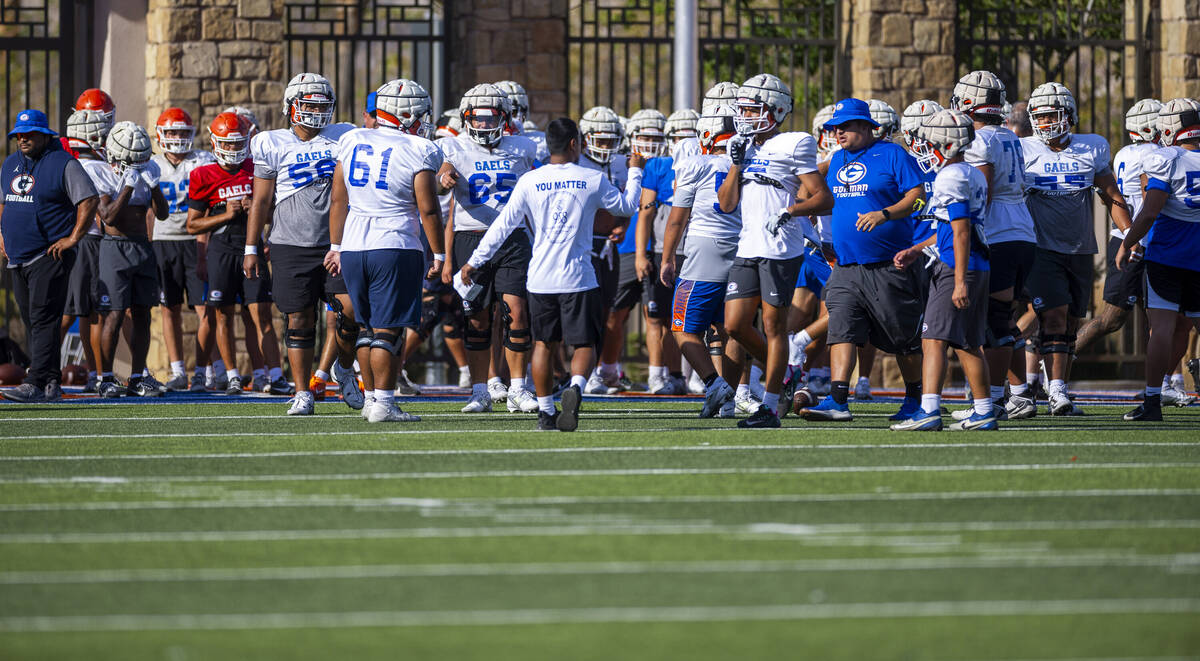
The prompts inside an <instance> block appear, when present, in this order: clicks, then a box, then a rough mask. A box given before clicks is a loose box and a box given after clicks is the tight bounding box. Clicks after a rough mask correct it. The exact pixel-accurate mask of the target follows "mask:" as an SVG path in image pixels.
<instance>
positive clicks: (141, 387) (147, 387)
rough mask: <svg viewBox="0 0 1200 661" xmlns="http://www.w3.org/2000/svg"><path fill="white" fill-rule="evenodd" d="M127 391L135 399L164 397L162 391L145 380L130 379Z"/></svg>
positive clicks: (126, 387)
mask: <svg viewBox="0 0 1200 661" xmlns="http://www.w3.org/2000/svg"><path fill="white" fill-rule="evenodd" d="M125 389H126V392H127V393H128V394H129V395H131V396H133V397H162V391H161V390H159V389H158V388H157V387H155V385H154V384H153V383H150V382H149V381H147V380H145V379H144V378H137V379H130V380H129V382H128V384H127V385H126V386H125Z"/></svg>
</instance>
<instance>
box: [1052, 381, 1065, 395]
mask: <svg viewBox="0 0 1200 661" xmlns="http://www.w3.org/2000/svg"><path fill="white" fill-rule="evenodd" d="M1049 390H1050V392H1052V393H1058V394H1060V395H1065V394H1067V382H1066V381H1063V380H1062V379H1050V387H1049Z"/></svg>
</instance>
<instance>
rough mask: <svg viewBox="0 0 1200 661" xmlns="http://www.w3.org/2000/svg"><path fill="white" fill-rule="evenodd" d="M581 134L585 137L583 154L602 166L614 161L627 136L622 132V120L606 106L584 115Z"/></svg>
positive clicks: (580, 122) (593, 109)
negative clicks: (623, 139)
mask: <svg viewBox="0 0 1200 661" xmlns="http://www.w3.org/2000/svg"><path fill="white" fill-rule="evenodd" d="M579 133H580V135H582V136H583V153H584V154H585V155H586V156H587V157H588V158H590V159H592V160H593V161H595V162H597V163H600V164H602V165H606V164H608V163H609V162H610V161H612V157H613V154H616V153H617V150H618V149H619V148H620V146H621V139H622V138H623V137H624V135H625V133H624V131H622V130H621V118H620V117H618V116H617V113H615V112H613V111H612V109H611V108H606V107H604V106H596V107H594V108H592V109H590V110H588V111H587V112H585V113H583V117H581V118H580V119H579Z"/></svg>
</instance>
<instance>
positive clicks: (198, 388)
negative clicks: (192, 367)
mask: <svg viewBox="0 0 1200 661" xmlns="http://www.w3.org/2000/svg"><path fill="white" fill-rule="evenodd" d="M204 386H205V383H204V375H203V374H201V373H199V372H197V373H195V374H192V380H191V383H190V385H188V392H204V391H205V390H206V388H205V387H204Z"/></svg>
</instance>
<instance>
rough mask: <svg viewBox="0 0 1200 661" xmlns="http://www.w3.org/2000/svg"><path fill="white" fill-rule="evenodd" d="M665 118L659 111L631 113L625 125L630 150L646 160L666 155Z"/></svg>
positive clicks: (649, 109)
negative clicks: (631, 115)
mask: <svg viewBox="0 0 1200 661" xmlns="http://www.w3.org/2000/svg"><path fill="white" fill-rule="evenodd" d="M666 129H667V118H666V117H665V116H664V115H663V114H662V113H661V112H659V111H657V110H654V109H652V108H646V109H643V110H639V111H637V112H635V113H633V117H630V118H629V121H628V122H627V123H626V125H625V133H626V135H628V136H629V142H630V148H631V149H632V150H633V152H634V153H635V154H641V155H642V156H645V157H646V158H655V157H657V156H664V155H666V153H667V131H666Z"/></svg>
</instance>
